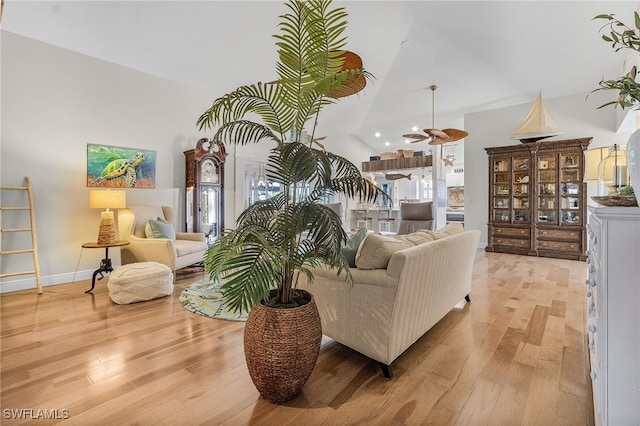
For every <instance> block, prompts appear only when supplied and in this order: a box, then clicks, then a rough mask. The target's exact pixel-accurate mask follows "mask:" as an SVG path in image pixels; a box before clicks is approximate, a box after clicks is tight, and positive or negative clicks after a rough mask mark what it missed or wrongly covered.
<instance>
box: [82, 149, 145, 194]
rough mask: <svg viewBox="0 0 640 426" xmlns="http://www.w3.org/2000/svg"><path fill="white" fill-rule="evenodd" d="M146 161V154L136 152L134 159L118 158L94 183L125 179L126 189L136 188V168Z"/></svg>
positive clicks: (108, 165)
mask: <svg viewBox="0 0 640 426" xmlns="http://www.w3.org/2000/svg"><path fill="white" fill-rule="evenodd" d="M143 161H144V154H143V153H142V152H136V153H135V155H134V156H133V158H132V159H130V160H129V159H124V158H118V159H116V160H113V161H111V162H110V163H109V164H107V166H106V167H105V168H104V170H102V174H101V175H100V176H99V177H98V178H96V179H95V180H94V181H93V183H94V184H98V183H102V182H104V181H107V180H109V181H114V180H118V179H124V183H125V185H124V186H125V187H127V188H134V187H135V186H136V179H137V177H138V176H137V174H136V166H138V165H140V164H141V163H142V162H143Z"/></svg>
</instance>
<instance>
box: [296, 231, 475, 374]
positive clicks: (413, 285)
mask: <svg viewBox="0 0 640 426" xmlns="http://www.w3.org/2000/svg"><path fill="white" fill-rule="evenodd" d="M456 226H459V228H457V227H456ZM447 228H449V229H447V230H444V233H443V232H440V233H438V232H430V231H424V232H426V233H430V234H433V235H435V238H437V239H435V240H433V241H429V242H423V243H421V244H418V245H410V246H408V247H407V244H406V242H404V243H403V242H402V241H400V242H399V243H398V244H396V243H395V242H393V241H391V238H393V237H384V236H375V237H374V238H376V239H378V240H380V239H385V238H386V239H387V240H388V244H387V246H389V245H392V246H393V245H396V246H397V247H396V248H400V250H398V251H395V253H393V254H392V255H391V256H390V259H389V260H388V265H387V266H386V269H383V268H378V269H361V268H360V266H367V267H369V266H371V265H361V263H362V262H360V263H358V260H361V257H362V256H363V255H364V253H360V257H359V258H357V260H356V264H357V265H358V268H351V269H350V270H351V274H352V276H353V282H354V283H353V286H352V287H350V286H349V285H348V284H347V283H346V282H345V279H344V273H343V274H341V276H340V277H336V272H335V270H330V269H314V280H313V282H312V283H311V284H309V283H308V282H307V280H306V277H304V276H303V274H301V276H300V283H299V287H300V288H303V289H305V290H307V291H309V292H310V293H312V294H313V296H314V298H315V301H316V304H317V305H318V309H319V311H320V318H321V320H322V333H323V334H324V335H326V336H328V337H330V338H332V339H334V340H336V341H338V342H340V343H342V344H343V345H346V346H348V347H350V348H352V349H354V350H356V351H358V352H360V353H362V354H364V355H366V356H368V357H370V358H372V359H374V360H376V361H378V362H379V363H380V366H381V368H382V372H383V374H384V375H385V377H388V378H391V377H392V376H393V372H392V370H391V363H392V362H393V361H394V360H395V359H396V358H397V357H398V356H400V355H401V354H402V353H403V352H404V351H405V350H406V349H407V348H408V347H409V346H411V345H412V344H413V343H414V342H415V341H416V340H418V339H419V338H420V337H421V336H422V335H423V334H424V333H426V332H427V331H428V330H429V329H430V328H431V327H433V325H435V324H436V323H437V322H438V321H439V320H440V319H442V317H444V316H445V315H446V314H447V313H448V312H449V311H450V310H451V309H452V308H453V307H454V306H455V305H456V304H457V303H459V302H460V301H461V300H462V299H463V298H466V300H467V302H468V301H470V298H469V293H470V291H471V273H472V269H473V263H474V259H475V256H476V251H477V247H478V240H479V238H480V231H478V230H471V231H464V230H463V229H462V226H461V225H460V224H456V225H452V227H449V226H447ZM451 228H456V230H455V231H454V232H452V233H451V235H448V234H449V233H450V232H451ZM418 234H419V233H415V234H410V235H406V236H403V237H406V238H405V239H408V240H411V239H412V238H413V237H414V236H416V235H418ZM370 238H372V237H371V235H369V236H368V237H367V238H366V239H365V241H364V242H363V243H362V245H361V248H360V250H361V251H362V252H364V251H365V245H366V243H367V241H368V240H369V239H370ZM395 238H398V237H395ZM414 242H420V241H419V239H418V240H416V241H414ZM403 247H405V248H403ZM387 249H388V247H387ZM384 251H385V250H384V249H383V250H382V252H384ZM379 252H380V250H379ZM378 254H380V253H378ZM385 255H389V253H388V252H387V253H386V254H385V253H383V255H382V257H380V256H378V259H377V261H380V260H382V264H384V260H385V259H384V256H385ZM369 257H370V258H371V256H369ZM374 257H376V256H374ZM378 266H381V265H378Z"/></svg>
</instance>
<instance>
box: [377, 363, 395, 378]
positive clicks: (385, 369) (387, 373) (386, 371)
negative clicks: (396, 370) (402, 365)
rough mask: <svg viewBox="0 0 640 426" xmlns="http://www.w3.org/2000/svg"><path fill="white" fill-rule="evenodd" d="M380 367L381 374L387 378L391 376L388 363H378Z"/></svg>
mask: <svg viewBox="0 0 640 426" xmlns="http://www.w3.org/2000/svg"><path fill="white" fill-rule="evenodd" d="M380 369H382V375H383V376H384V377H386V378H387V379H392V378H393V370H392V369H391V366H390V365H387V364H383V363H380Z"/></svg>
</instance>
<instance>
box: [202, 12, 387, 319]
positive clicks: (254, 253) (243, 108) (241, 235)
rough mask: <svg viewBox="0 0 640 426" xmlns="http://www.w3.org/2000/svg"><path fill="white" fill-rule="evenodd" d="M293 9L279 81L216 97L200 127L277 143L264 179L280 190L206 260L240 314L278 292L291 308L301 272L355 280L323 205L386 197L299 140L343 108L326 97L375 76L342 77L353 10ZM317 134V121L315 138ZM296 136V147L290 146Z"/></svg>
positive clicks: (244, 140) (285, 22) (235, 139)
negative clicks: (329, 199) (329, 110)
mask: <svg viewBox="0 0 640 426" xmlns="http://www.w3.org/2000/svg"><path fill="white" fill-rule="evenodd" d="M285 5H286V7H287V12H286V13H284V14H283V15H281V16H280V23H279V25H278V28H279V33H278V34H276V35H275V36H274V37H275V39H276V47H277V49H278V62H277V64H276V72H277V74H278V80H277V81H274V82H271V83H256V84H253V85H247V86H241V87H239V88H238V89H236V90H234V91H233V92H231V93H228V94H226V95H224V96H221V97H219V98H217V99H216V100H214V101H213V103H212V105H211V107H210V108H209V109H208V110H207V111H205V112H204V113H203V114H202V115H201V116H200V117H199V119H198V121H197V125H198V127H199V129H200V130H213V129H215V134H214V137H213V138H212V139H213V140H215V141H220V142H224V143H229V144H240V145H244V144H249V143H259V142H262V141H271V142H275V144H274V148H272V150H271V153H270V155H269V157H268V159H267V163H266V175H267V177H268V178H269V179H271V180H273V181H274V182H277V183H279V184H280V186H281V188H282V191H281V192H280V193H279V194H277V195H276V196H274V197H272V198H270V199H268V200H264V201H259V202H256V203H254V204H253V205H251V206H249V207H248V208H247V209H246V210H244V211H243V212H242V213H241V214H240V216H239V217H238V219H237V221H236V228H235V229H232V230H229V231H226V232H224V233H223V234H222V236H221V237H220V238H219V239H218V240H217V241H216V242H215V243H214V245H213V246H212V247H211V248H210V249H209V250H208V251H207V254H206V256H205V259H204V264H205V268H206V270H207V272H208V273H209V275H210V277H211V278H212V279H213V280H219V281H221V282H222V291H223V295H224V297H225V301H226V303H227V304H228V305H229V308H230V309H232V310H240V311H248V310H249V309H250V308H252V307H253V306H255V305H257V304H258V303H260V302H261V301H262V300H264V299H266V298H267V296H268V295H269V291H270V290H276V291H277V295H278V297H279V298H280V300H281V301H282V302H285V303H286V302H288V301H289V300H290V299H291V297H292V294H293V290H294V289H295V286H296V279H297V277H299V276H300V274H303V276H307V277H308V278H309V279H310V280H312V279H313V274H312V272H311V270H310V268H312V267H318V266H321V265H325V266H327V267H330V268H334V269H336V271H337V272H336V273H337V274H340V273H341V272H342V271H346V272H345V277H346V279H347V281H348V282H351V274H350V272H349V268H348V263H347V260H346V258H345V257H344V255H343V254H342V251H341V248H342V244H343V243H344V242H346V239H347V237H346V233H345V231H344V229H343V227H342V223H341V218H340V217H338V215H336V214H335V212H334V211H333V210H331V209H330V208H328V207H326V206H323V205H321V204H319V203H318V202H319V200H320V199H321V197H323V196H326V195H332V194H344V195H346V196H348V197H350V198H354V197H359V198H360V199H362V200H365V201H368V202H375V200H377V199H378V198H380V197H385V196H386V194H385V193H384V192H383V191H381V190H380V189H379V188H378V187H376V186H375V185H374V184H373V183H372V182H370V181H368V180H367V179H365V178H363V177H362V174H361V173H360V171H359V170H358V168H357V167H356V166H355V165H353V164H352V163H351V162H349V161H348V160H347V159H345V158H343V157H340V156H338V155H335V154H331V153H329V152H327V151H324V150H318V149H315V148H313V147H312V146H310V145H311V144H309V145H305V144H304V143H301V142H300V135H302V134H303V129H304V126H305V125H308V123H310V122H311V123H315V122H316V121H317V117H318V114H319V113H320V111H321V110H322V108H324V107H325V106H327V105H329V104H331V103H334V102H336V99H333V98H331V97H330V96H328V95H327V94H331V93H335V92H333V91H334V90H336V89H338V90H339V89H344V88H345V87H347V86H348V85H349V84H351V82H354V81H356V79H355V77H359V76H364V77H365V78H371V75H370V74H369V73H367V72H366V71H365V70H364V69H355V70H342V67H343V65H344V61H345V55H344V53H345V50H344V49H345V45H346V37H344V31H345V29H346V26H347V19H346V18H347V13H346V11H345V10H344V8H333V9H332V8H331V7H330V5H331V1H330V0H308V1H301V0H288V1H287V2H286V3H285ZM253 116H257V117H259V121H253V120H252V118H253ZM314 129H315V124H313V129H312V131H311V134H312V135H313V133H314ZM291 130H295V131H294V132H292V133H293V134H294V135H297V136H296V137H297V138H298V140H296V141H287V140H285V139H286V138H285V136H286V135H287V136H288V135H289V132H290V131H291Z"/></svg>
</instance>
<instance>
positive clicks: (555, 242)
mask: <svg viewBox="0 0 640 426" xmlns="http://www.w3.org/2000/svg"><path fill="white" fill-rule="evenodd" d="M590 141H591V138H581V139H569V140H561V141H545V142H534V143H526V144H520V145H512V146H501V147H495V148H485V150H486V151H487V154H488V156H489V223H488V243H487V247H486V251H489V252H501V253H514V254H525V255H530V256H545V257H558V258H566V259H579V260H584V259H585V258H586V255H585V250H586V237H585V223H584V221H585V213H586V190H585V189H586V187H585V184H584V183H583V182H582V179H583V176H584V155H583V152H584V150H585V149H586V148H587V146H588V145H589V142H590Z"/></svg>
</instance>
